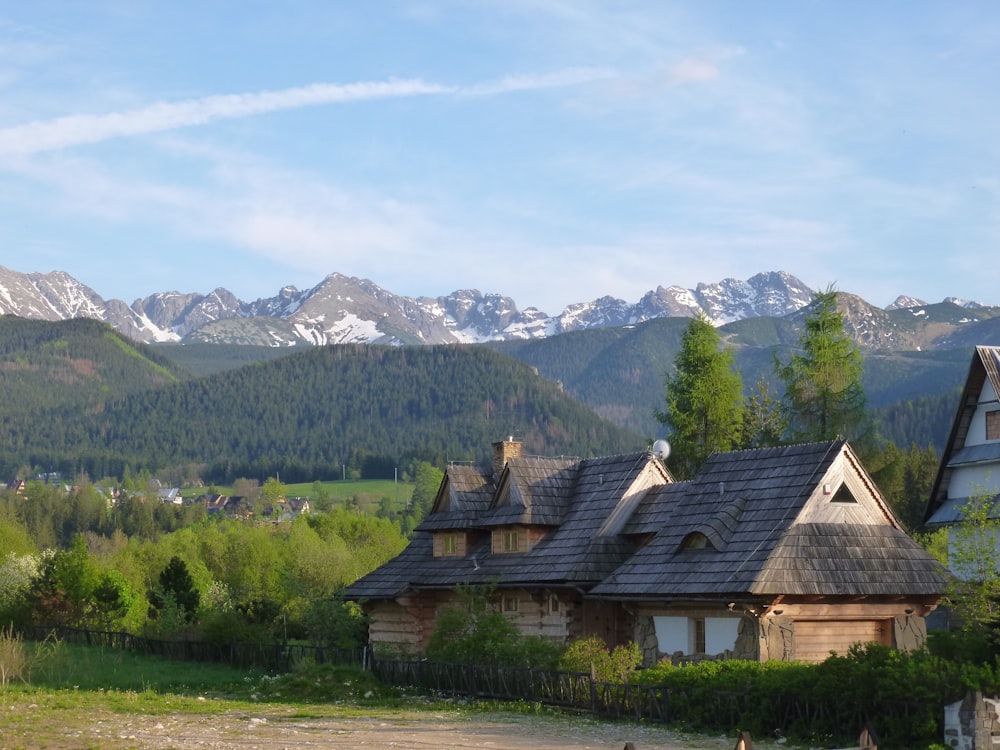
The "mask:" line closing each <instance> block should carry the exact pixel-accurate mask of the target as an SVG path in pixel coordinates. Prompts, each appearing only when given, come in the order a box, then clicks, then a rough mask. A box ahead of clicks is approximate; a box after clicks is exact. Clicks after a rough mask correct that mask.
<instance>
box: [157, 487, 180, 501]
mask: <svg viewBox="0 0 1000 750" xmlns="http://www.w3.org/2000/svg"><path fill="white" fill-rule="evenodd" d="M156 496H157V497H158V498H160V502H161V503H163V504H164V505H183V504H184V498H182V497H181V491H180V488H179V487H162V488H160V489H158V490H157V491H156Z"/></svg>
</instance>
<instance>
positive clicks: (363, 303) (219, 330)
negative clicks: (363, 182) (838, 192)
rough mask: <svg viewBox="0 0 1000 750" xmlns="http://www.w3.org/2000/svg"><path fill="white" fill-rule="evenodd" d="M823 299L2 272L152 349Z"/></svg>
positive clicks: (409, 334) (16, 298) (756, 286)
mask: <svg viewBox="0 0 1000 750" xmlns="http://www.w3.org/2000/svg"><path fill="white" fill-rule="evenodd" d="M812 296H813V290H811V289H810V288H809V287H807V286H806V285H805V284H803V283H802V282H801V281H799V280H798V279H797V278H795V277H794V276H792V275H790V274H787V273H784V272H781V271H773V272H769V273H760V274H757V275H756V276H753V277H752V278H750V279H746V280H745V281H741V280H737V279H724V280H722V281H720V282H717V283H713V284H699V285H698V286H697V287H696V288H695V289H685V288H683V287H679V286H668V287H663V286H659V287H657V288H656V289H655V290H652V291H650V292H648V293H646V294H645V295H644V296H643V297H642V298H641V299H640V300H639V301H638V302H636V303H634V304H633V303H629V302H626V301H625V300H621V299H616V298H613V297H601V298H600V299H596V300H593V301H592V302H581V303H578V304H574V305H570V306H569V307H567V308H566V309H565V310H563V311H562V312H561V313H560V314H559V315H556V316H549V315H547V314H546V313H544V312H542V311H540V310H537V309H535V308H527V309H525V310H518V308H517V305H516V304H515V303H514V300H512V299H510V298H509V297H504V296H502V295H499V294H483V293H481V292H479V291H477V290H474V289H464V290H459V291H456V292H453V293H452V294H450V295H448V296H446V297H433V298H432V297H419V298H416V299H414V298H411V297H402V296H399V295H395V294H393V293H391V292H389V291H386V290H385V289H382V288H381V287H379V286H378V285H376V284H374V283H373V282H371V281H368V280H366V279H357V278H350V277H347V276H343V275H341V274H339V273H334V274H331V275H329V276H327V277H326V278H325V279H323V280H322V281H321V282H320V283H319V284H317V285H316V286H315V287H313V288H312V289H308V290H305V291H300V290H298V289H296V288H295V287H291V286H288V287H284V288H283V289H281V290H280V291H279V292H278V293H277V294H276V295H275V296H274V297H270V298H266V299H258V300H256V301H254V302H249V303H247V302H242V301H240V300H239V299H237V298H236V297H235V296H234V295H233V294H232V293H231V292H229V291H227V290H226V289H222V288H218V289H215V290H214V291H213V292H211V293H210V294H207V295H202V294H196V293H186V294H182V293H179V292H160V293H157V294H153V295H150V296H148V297H146V298H144V299H137V300H136V301H135V302H133V303H132V304H131V305H127V304H126V303H125V302H122V301H121V300H115V299H112V300H104V299H102V298H101V297H100V295H98V294H97V293H96V292H95V291H94V290H92V289H90V288H89V287H87V286H85V285H84V284H81V283H80V282H79V281H77V280H76V279H74V278H73V277H72V276H70V275H69V274H67V273H64V272H62V271H54V272H52V273H48V274H40V273H27V274H25V273H19V272H17V271H12V270H10V269H7V268H4V267H2V266H0V313H3V314H12V315H18V316H21V317H25V318H35V319H41V320H65V319H68V318H75V317H88V318H96V319H98V320H103V321H105V322H107V323H109V324H110V325H112V326H114V327H115V328H116V329H118V330H119V331H121V332H122V333H123V334H125V335H127V336H129V337H130V338H132V339H135V340H138V341H143V342H147V343H149V342H168V341H187V342H196V341H197V342H209V343H241V344H256V345H264V346H295V345H301V344H307V345H308V344H334V343H383V344H440V343H480V342H485V341H503V340H511V339H535V338H544V337H546V336H553V335H557V334H560V333H565V332H568V331H578V330H585V329H590V328H601V327H608V326H622V325H630V324H636V323H641V322H644V321H647V320H651V319H653V318H662V317H691V316H694V315H697V314H698V313H699V312H703V313H704V314H705V315H706V316H707V317H708V318H709V319H710V320H711V321H712V322H713V323H715V324H717V325H721V324H723V323H727V322H731V321H735V320H742V319H745V318H752V317H760V316H770V317H780V316H784V315H789V314H791V313H794V312H796V311H798V310H800V309H802V308H803V307H805V306H806V305H808V303H809V301H810V300H811V299H812ZM910 299H911V298H906V297H900V298H899V299H898V300H897V301H896V302H895V303H894V304H893V306H891V307H902V306H904V305H905V304H906V302H907V301H909V300H910ZM956 302H957V301H956ZM914 303H915V304H914V306H916V305H923V304H924V303H922V302H920V301H919V300H914ZM962 304H963V305H965V306H970V307H971V306H975V305H976V303H962Z"/></svg>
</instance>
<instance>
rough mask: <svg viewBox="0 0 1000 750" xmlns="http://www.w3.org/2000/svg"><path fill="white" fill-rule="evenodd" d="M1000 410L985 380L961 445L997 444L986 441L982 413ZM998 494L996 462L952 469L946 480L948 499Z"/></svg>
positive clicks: (999, 465)
mask: <svg viewBox="0 0 1000 750" xmlns="http://www.w3.org/2000/svg"><path fill="white" fill-rule="evenodd" d="M997 410H1000V403H997V394H996V391H995V390H993V384H992V383H991V382H990V380H989V379H988V378H987V380H986V382H985V383H984V384H983V390H982V393H980V394H979V402H978V405H977V406H976V411H975V413H973V415H972V420H971V421H970V422H969V433H968V434H967V435H966V436H965V446H966V447H970V446H974V445H985V444H987V443H1000V440H987V439H986V413H987V412H991V411H997ZM997 492H1000V462H997V461H990V462H984V463H978V464H971V465H968V466H956V467H954V468H953V469H952V470H951V477H950V478H949V480H948V497H972V496H974V495H982V494H995V493H997Z"/></svg>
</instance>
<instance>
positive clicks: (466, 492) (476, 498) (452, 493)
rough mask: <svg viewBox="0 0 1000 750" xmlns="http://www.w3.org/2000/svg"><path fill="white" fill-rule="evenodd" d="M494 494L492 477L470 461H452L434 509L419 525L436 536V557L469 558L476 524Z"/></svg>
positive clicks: (422, 529) (419, 527) (418, 527)
mask: <svg viewBox="0 0 1000 750" xmlns="http://www.w3.org/2000/svg"><path fill="white" fill-rule="evenodd" d="M493 495H494V486H493V481H492V478H491V477H490V476H489V475H488V474H486V473H484V472H482V471H480V470H479V469H477V468H475V467H474V466H470V465H468V464H451V465H449V466H448V467H447V469H446V470H445V475H444V479H443V480H442V481H441V486H440V487H438V492H437V495H436V496H435V497H434V502H433V504H432V505H431V509H430V511H428V513H427V515H425V516H424V519H423V521H421V523H420V525H419V526H417V530H418V531H429V532H431V533H432V534H433V536H434V542H433V545H434V546H433V555H434V557H465V556H466V554H467V552H468V550H469V548H470V547H471V546H472V544H473V543H474V541H475V539H474V538H475V536H476V531H475V530H476V525H477V523H478V520H479V518H480V516H481V515H482V514H483V513H484V512H485V511H486V509H487V508H489V506H490V504H491V502H492V500H493Z"/></svg>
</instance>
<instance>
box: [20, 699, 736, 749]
mask: <svg viewBox="0 0 1000 750" xmlns="http://www.w3.org/2000/svg"><path fill="white" fill-rule="evenodd" d="M39 718H41V717H39ZM74 724H75V726H63V727H58V726H53V725H52V724H46V725H44V726H42V725H35V727H34V731H32V730H31V729H27V730H25V729H24V728H22V730H21V731H19V732H17V735H18V736H16V737H15V736H6V737H5V736H4V728H3V721H2V717H0V747H4V748H8V747H13V748H38V749H44V750H56V749H60V750H61V749H63V748H142V749H144V750H147V749H148V750H154V749H156V750H188V749H191V750H194V749H195V748H197V749H199V750H230V749H232V750H237V749H238V750H278V749H279V748H280V749H284V748H289V749H298V748H373V749H379V750H381V749H382V748H392V749H393V750H430V749H431V748H434V749H435V750H443V749H449V748H450V749H454V750H465V749H466V748H485V749H487V750H528V748H531V749H532V750H568V749H569V748H578V749H583V750H623V748H624V747H625V743H627V742H631V743H632V744H633V746H634V747H635V750H724V749H725V750H730V749H731V748H733V747H735V744H736V737H735V736H734V737H731V738H730V737H705V736H700V735H685V734H682V733H680V732H676V731H671V730H668V729H664V728H661V727H656V726H651V725H633V724H619V723H608V722H599V721H593V720H590V719H587V718H579V717H562V716H537V715H523V716H522V715H518V714H497V715H492V714H484V715H482V716H479V715H477V716H476V717H475V718H474V719H469V718H468V717H465V718H462V717H460V716H458V715H446V714H435V713H433V712H427V713H425V714H422V715H420V716H413V715H411V714H406V715H400V716H399V717H393V716H385V715H382V716H379V717H378V718H370V719H369V718H302V717H299V716H295V715H294V714H292V713H291V712H282V711H275V710H268V709H264V710H262V711H260V712H254V713H248V712H233V713H222V714H216V715H211V716H209V715H202V714H186V713H175V714H170V715H163V716H156V715H141V714H140V715H136V714H119V713H112V712H106V713H105V712H103V711H101V712H97V713H96V714H93V715H91V716H88V717H87V718H86V720H84V721H79V722H74Z"/></svg>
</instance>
